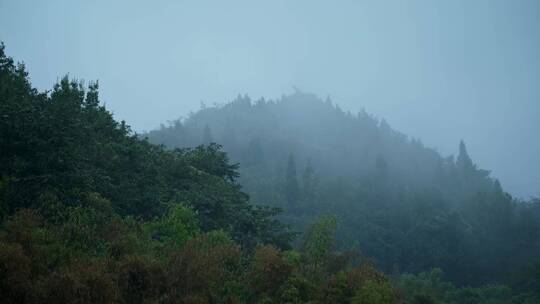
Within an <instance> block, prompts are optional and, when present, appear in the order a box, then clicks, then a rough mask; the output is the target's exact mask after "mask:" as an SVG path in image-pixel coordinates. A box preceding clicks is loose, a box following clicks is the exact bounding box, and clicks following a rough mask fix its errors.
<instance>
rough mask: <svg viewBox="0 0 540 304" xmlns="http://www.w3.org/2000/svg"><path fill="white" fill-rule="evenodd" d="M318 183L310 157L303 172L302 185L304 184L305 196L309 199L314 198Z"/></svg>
mask: <svg viewBox="0 0 540 304" xmlns="http://www.w3.org/2000/svg"><path fill="white" fill-rule="evenodd" d="M316 184H317V179H316V177H315V172H314V170H313V166H312V165H311V159H308V161H307V164H306V167H305V168H304V172H303V174H302V186H303V189H302V190H303V191H302V192H303V198H304V199H305V200H307V201H310V200H312V199H313V197H314V195H315V187H316Z"/></svg>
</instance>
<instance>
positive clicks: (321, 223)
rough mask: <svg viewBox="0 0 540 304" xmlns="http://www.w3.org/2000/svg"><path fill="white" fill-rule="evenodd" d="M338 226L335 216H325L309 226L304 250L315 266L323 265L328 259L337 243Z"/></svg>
mask: <svg viewBox="0 0 540 304" xmlns="http://www.w3.org/2000/svg"><path fill="white" fill-rule="evenodd" d="M336 228H337V219H336V218H335V217H334V216H323V217H321V218H319V219H318V220H317V222H315V223H314V224H313V225H312V226H311V227H310V228H309V230H308V232H307V234H306V238H305V240H304V245H303V250H304V252H305V254H306V257H307V259H308V261H309V263H311V264H312V265H313V267H315V268H318V267H321V266H323V264H324V262H325V261H326V258H327V257H328V255H329V254H330V252H331V250H332V249H333V246H334V245H335V233H336Z"/></svg>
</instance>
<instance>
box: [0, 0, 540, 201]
mask: <svg viewBox="0 0 540 304" xmlns="http://www.w3.org/2000/svg"><path fill="white" fill-rule="evenodd" d="M539 30H540V3H539V2H538V1H534V0H532V1H474V2H473V1H438V2H437V3H435V2H434V1H407V2H405V1H384V2H383V1H340V2H338V3H336V2H330V1H328V2H322V1H294V2H293V1H267V2H265V3H260V2H257V3H256V4H255V2H253V1H214V2H207V1H190V2H188V1H181V2H180V1H168V2H165V1H162V2H159V3H156V2H150V1H148V2H142V1H141V2H136V1H124V2H121V1H115V2H114V3H112V2H111V1H92V2H90V1H87V2H83V1H9V2H8V1H4V0H0V40H2V41H4V42H5V43H6V50H7V52H8V53H9V54H12V55H13V56H14V58H15V59H16V60H21V61H22V60H24V62H25V63H26V65H27V67H28V70H30V71H31V75H30V76H31V80H32V83H33V85H35V86H37V87H38V88H40V89H43V90H45V89H49V88H50V87H51V86H52V84H53V83H55V82H56V81H57V80H58V77H59V75H63V74H67V73H69V74H70V75H71V76H74V77H77V78H81V79H85V80H86V81H90V80H95V79H98V80H99V81H100V84H101V88H100V93H101V98H102V100H104V101H105V103H106V105H107V107H108V108H109V109H111V110H112V111H113V112H114V113H115V116H116V118H117V119H125V120H126V121H127V122H128V123H129V124H130V125H132V127H133V129H134V130H136V131H139V132H141V131H143V130H150V129H153V128H155V127H157V126H159V124H160V123H163V122H165V121H167V120H172V119H176V118H178V117H180V116H186V115H188V113H189V112H190V111H196V110H197V109H199V107H200V102H201V101H203V102H205V103H207V104H212V103H214V102H220V103H221V102H226V101H229V100H231V99H233V98H234V97H236V95H237V94H239V93H240V94H248V95H249V96H251V97H252V98H254V99H256V98H259V97H261V96H264V97H265V98H266V99H273V98H278V97H279V96H281V95H282V94H287V93H290V92H291V91H292V90H293V89H292V88H293V87H297V88H299V89H301V90H302V91H306V92H312V93H315V94H317V95H319V96H321V97H325V96H326V95H329V96H330V97H331V98H332V100H333V101H334V102H335V103H337V104H339V105H340V106H341V108H342V109H345V110H350V111H351V112H357V111H359V110H360V109H362V108H365V109H366V111H367V112H369V113H372V114H374V115H375V116H377V117H380V118H385V119H386V120H387V121H388V122H389V123H390V125H391V126H392V127H393V128H395V129H397V130H399V131H401V132H403V133H405V134H407V135H409V136H412V137H415V138H420V139H421V140H422V141H423V142H424V144H426V145H427V146H430V147H435V148H436V149H437V150H438V151H440V152H441V153H442V154H443V155H449V154H456V153H457V148H458V143H459V140H460V139H463V140H464V141H465V142H466V143H467V147H468V149H469V153H470V154H471V156H472V157H473V159H474V160H475V161H476V162H477V163H478V165H479V166H480V167H482V168H486V169H490V170H492V171H493V176H495V177H497V178H499V179H500V180H501V182H502V184H503V186H504V188H505V189H507V190H509V191H510V192H511V193H512V194H514V195H517V196H520V197H529V196H533V195H539V194H540V140H539V136H538V131H539V130H540V120H539V119H538V117H539V114H540V100H539V99H540V86H539V85H538V79H540V77H539V76H540V57H539V54H540V34H539Z"/></svg>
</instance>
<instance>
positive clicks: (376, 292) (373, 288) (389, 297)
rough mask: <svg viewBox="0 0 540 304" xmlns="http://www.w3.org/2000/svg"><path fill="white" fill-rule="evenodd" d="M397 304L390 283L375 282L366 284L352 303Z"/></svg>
mask: <svg viewBox="0 0 540 304" xmlns="http://www.w3.org/2000/svg"><path fill="white" fill-rule="evenodd" d="M396 302H397V299H396V296H395V295H394V290H393V289H392V287H391V286H390V284H389V283H388V282H384V283H378V282H374V281H366V282H364V284H363V285H362V287H360V289H359V290H358V291H357V292H356V295H355V296H354V297H353V299H352V301H351V303H352V304H392V303H396Z"/></svg>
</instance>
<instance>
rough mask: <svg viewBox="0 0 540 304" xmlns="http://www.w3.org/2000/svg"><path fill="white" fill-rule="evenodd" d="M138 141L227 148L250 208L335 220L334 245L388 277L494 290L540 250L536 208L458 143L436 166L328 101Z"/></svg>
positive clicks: (176, 127) (247, 106)
mask: <svg viewBox="0 0 540 304" xmlns="http://www.w3.org/2000/svg"><path fill="white" fill-rule="evenodd" d="M144 136H146V137H148V138H149V140H150V141H151V142H153V143H159V144H165V145H166V146H169V147H189V146H197V145H201V144H208V143H210V142H216V143H219V144H221V145H223V147H224V150H225V151H226V152H227V153H228V154H229V155H230V157H231V159H232V160H233V161H235V162H238V163H239V164H240V172H241V179H240V182H241V184H242V186H243V189H244V190H245V191H247V192H248V193H249V194H250V195H251V198H252V200H253V201H254V202H256V203H261V204H269V205H272V206H277V207H282V208H283V209H284V215H283V216H282V219H283V220H284V221H285V222H286V223H289V224H291V225H292V226H293V227H294V228H296V229H297V230H299V231H302V230H304V229H305V227H306V225H307V224H308V223H310V222H311V221H312V220H313V219H314V218H316V217H317V216H320V215H323V214H334V215H337V217H338V222H339V228H338V245H339V248H341V249H342V250H345V249H357V250H361V251H362V252H363V253H364V254H366V255H367V256H370V257H373V258H374V259H375V261H376V262H377V264H378V265H379V266H380V267H382V268H383V269H385V270H386V271H390V272H391V271H400V272H402V271H405V272H417V271H423V270H427V269H429V268H431V267H441V268H442V269H443V270H444V271H445V272H446V273H447V274H448V275H449V276H450V277H451V278H452V279H453V280H454V281H455V282H458V283H460V284H478V283H483V282H496V281H504V280H508V279H509V278H510V277H511V276H512V274H513V273H514V272H515V271H516V270H517V269H521V268H522V267H525V266H526V265H527V263H529V262H531V261H533V260H534V259H536V257H537V256H538V254H539V253H540V246H539V232H540V231H539V229H538V227H539V226H538V223H539V220H540V212H539V205H538V202H536V203H535V202H534V201H532V202H519V201H517V200H515V199H513V198H512V197H511V195H509V194H508V193H505V192H504V190H503V188H502V187H501V185H500V183H499V182H498V181H497V180H495V179H493V178H491V177H490V176H489V171H486V170H482V169H480V168H477V167H476V165H475V164H474V162H473V161H472V160H471V158H470V157H469V155H468V154H467V150H466V146H465V144H464V143H463V142H461V143H456V150H458V149H459V150H458V155H457V157H456V158H454V157H453V156H450V157H442V156H441V155H439V154H438V153H437V152H436V151H434V150H433V149H430V148H427V147H425V146H424V145H423V144H422V143H421V142H420V141H419V140H417V139H414V138H409V137H407V136H406V135H404V134H402V133H400V132H398V131H396V130H394V129H392V128H391V127H390V126H389V125H388V123H387V122H386V121H385V120H379V119H376V118H374V117H373V116H371V115H369V114H368V113H366V112H365V111H362V112H360V113H358V114H352V113H349V112H345V111H343V110H341V109H340V108H339V106H338V105H335V104H333V103H332V102H331V101H330V100H329V99H327V100H322V99H320V98H318V97H317V96H314V95H312V94H307V93H302V92H299V91H297V92H295V93H293V94H291V95H287V96H283V97H282V98H281V99H279V100H275V101H265V100H264V99H261V100H257V101H251V100H250V99H249V98H248V97H247V96H239V97H238V98H237V99H236V100H234V101H232V102H230V103H227V104H223V105H216V106H212V107H206V106H204V105H203V106H202V107H201V109H200V110H199V111H197V112H195V113H192V114H191V115H190V116H189V117H187V118H184V119H179V120H177V121H175V122H173V123H171V124H169V125H167V126H162V127H161V128H160V129H159V130H154V131H151V132H148V133H147V134H145V135H144ZM458 144H459V145H458Z"/></svg>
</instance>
